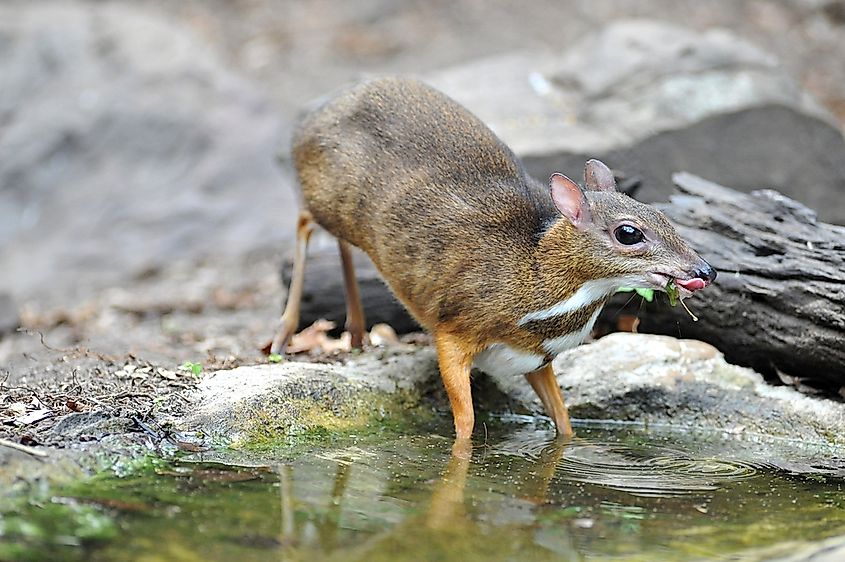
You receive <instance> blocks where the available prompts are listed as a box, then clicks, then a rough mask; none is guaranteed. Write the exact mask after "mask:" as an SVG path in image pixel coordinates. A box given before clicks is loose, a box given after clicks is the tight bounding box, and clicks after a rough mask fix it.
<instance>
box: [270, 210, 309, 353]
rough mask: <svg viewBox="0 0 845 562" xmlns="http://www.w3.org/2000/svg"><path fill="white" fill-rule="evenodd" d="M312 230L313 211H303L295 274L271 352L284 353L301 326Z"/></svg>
mask: <svg viewBox="0 0 845 562" xmlns="http://www.w3.org/2000/svg"><path fill="white" fill-rule="evenodd" d="M312 232H314V220H313V218H312V217H311V213H309V212H308V211H301V212H300V213H299V220H298V221H297V223H296V251H295V252H294V254H293V274H292V275H291V278H290V288H289V289H288V301H287V303H286V304H285V311H284V313H283V314H282V319H281V320H280V321H279V329H278V331H277V332H276V337H274V338H273V345H271V346H270V353H278V354H281V353H284V352H285V346H286V345H287V343H288V340H289V339H290V337H291V336H292V335H293V334H294V332H296V329H297V327H299V303H300V301H301V300H302V283H303V280H304V279H305V251H306V250H307V249H308V240H309V239H310V238H311V233H312Z"/></svg>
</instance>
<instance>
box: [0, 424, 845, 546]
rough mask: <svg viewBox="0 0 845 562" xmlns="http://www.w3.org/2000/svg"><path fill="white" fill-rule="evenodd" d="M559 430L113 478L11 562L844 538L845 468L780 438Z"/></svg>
mask: <svg viewBox="0 0 845 562" xmlns="http://www.w3.org/2000/svg"><path fill="white" fill-rule="evenodd" d="M552 437H553V435H552V434H550V433H549V432H547V431H543V430H538V429H536V428H533V427H531V426H519V425H514V426H513V427H510V426H507V425H505V427H504V428H500V429H498V430H497V431H496V432H491V433H490V434H489V435H488V437H487V441H486V442H484V440H483V439H477V440H476V442H475V444H474V448H473V450H472V451H471V457H470V458H466V457H465V455H460V454H459V455H453V454H452V443H451V441H450V440H449V439H447V438H445V437H442V436H438V435H409V436H405V437H395V436H393V437H390V438H388V439H387V440H386V441H384V442H381V443H378V444H376V445H373V444H368V445H348V446H343V447H339V448H331V449H323V450H320V449H319V448H318V449H316V450H314V451H313V452H310V453H304V454H302V455H300V456H299V457H298V458H295V459H293V460H291V459H287V460H279V461H274V460H268V461H267V463H266V465H267V466H264V467H260V468H240V469H236V468H231V467H226V466H223V465H217V464H208V463H203V464H197V463H182V464H179V465H177V466H176V467H167V468H160V469H158V473H157V474H155V475H152V476H151V475H139V476H131V477H125V478H110V479H101V480H100V481H98V482H95V483H92V484H90V485H88V486H87V487H86V488H80V489H79V490H76V491H75V492H73V493H68V494H65V495H62V496H55V497H52V498H51V499H50V500H49V501H48V502H46V503H44V504H42V505H40V506H36V507H34V508H31V509H30V510H29V511H28V512H26V513H21V514H19V515H18V516H17V517H18V519H17V520H16V519H15V516H13V515H12V516H10V515H9V514H7V516H6V520H5V522H4V521H3V520H2V519H0V531H2V529H3V528H4V527H3V526H4V525H5V535H6V536H5V537H4V538H3V539H2V540H5V541H6V542H5V546H0V559H20V560H90V561H94V562H96V561H118V560H120V561H125V560H137V561H189V560H190V561H193V560H197V561H199V560H208V561H216V560H221V561H223V560H225V561H230V560H235V561H238V562H249V561H266V560H308V561H317V560H361V561H364V560H366V561H371V560H375V561H377V560H457V561H460V562H472V561H474V560H565V561H570V560H571V561H588V560H613V561H617V562H618V561H655V560H667V561H673V560H679V561H681V560H682V561H689V560H767V559H771V558H777V557H781V556H785V555H787V554H795V553H796V552H800V551H802V550H806V549H808V548H809V549H811V545H812V544H813V543H814V542H815V541H822V540H824V539H829V538H831V537H838V536H842V535H845V494H843V491H844V490H843V485H845V479H843V478H842V474H843V472H842V464H841V459H830V458H819V459H816V461H815V462H814V468H808V467H810V465H809V464H806V463H804V461H805V460H806V459H803V460H802V461H801V462H800V463H797V464H795V466H794V467H793V468H789V467H788V466H787V467H786V468H784V466H783V465H788V464H789V462H790V461H789V460H788V459H787V460H786V461H783V458H782V457H783V456H782V455H781V457H779V458H780V459H781V460H780V461H779V463H780V464H781V465H782V466H781V467H780V468H777V467H775V466H772V465H771V463H769V462H768V461H767V457H769V456H770V453H769V452H768V447H769V446H768V445H765V444H761V443H756V442H754V441H747V440H745V441H744V440H740V439H738V438H729V437H723V436H717V437H712V438H702V437H701V436H695V437H690V436H689V435H688V434H686V433H684V432H677V431H675V432H673V431H657V430H655V429H653V428H652V429H650V430H643V429H635V428H614V427H610V428H608V427H605V428H599V427H592V428H591V427H580V428H578V438H577V439H575V440H573V441H570V442H563V441H559V440H554V439H553V438H552ZM811 460H812V459H811ZM828 461H830V464H831V466H830V467H828V466H826V462H828ZM834 461H835V462H834ZM802 463H803V464H802ZM837 463H838V464H837ZM834 465H835V466H834ZM51 509H52V510H58V511H56V513H55V514H53V515H50V514H49V513H47V512H49V511H50V510H51ZM39 510H40V511H39ZM44 510H46V512H45V511H44ZM62 510H64V511H62ZM45 513H46V514H45ZM60 513H64V514H65V517H66V518H67V519H68V521H71V522H64V523H63V522H61V521H58V522H57V521H55V518H56V517H57V516H58V514H60ZM68 513H70V515H68ZM80 514H81V515H80ZM76 516H79V517H80V518H81V519H82V521H81V522H79V521H72V520H73V519H74V517H76ZM38 517H41V519H38ZM21 518H29V519H30V520H31V521H32V522H34V524H35V525H37V524H41V525H42V526H41V527H40V530H39V531H38V532H34V531H32V529H30V531H29V533H27V532H25V531H26V530H24V531H20V530H19V529H18V531H15V528H17V527H15V525H17V526H20V524H21ZM48 520H49V521H52V523H51V524H49V525H44V521H48ZM92 521H93V523H92ZM39 522H40V523H39ZM92 528H93V531H92V530H91V529H92ZM86 533H87V535H86ZM0 534H2V533H0ZM80 534H81V536H80ZM837 540H838V539H837ZM843 543H845V538H843ZM842 548H845V547H842ZM843 552H845V551H843ZM3 556H5V558H3Z"/></svg>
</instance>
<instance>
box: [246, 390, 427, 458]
mask: <svg viewBox="0 0 845 562" xmlns="http://www.w3.org/2000/svg"><path fill="white" fill-rule="evenodd" d="M434 419H435V415H434V413H433V412H432V410H431V409H429V408H425V407H423V406H422V405H421V404H420V403H419V400H418V397H417V396H416V395H414V394H411V393H397V394H391V395H388V394H385V393H380V392H375V391H367V392H358V393H356V394H354V396H344V397H343V398H342V399H338V398H337V397H336V396H335V397H333V398H332V399H325V398H323V397H320V398H316V399H315V398H311V397H308V398H292V399H288V400H285V401H283V402H279V403H276V404H271V405H269V406H268V405H266V404H265V405H264V406H263V407H262V408H245V409H244V410H243V411H242V412H240V413H239V425H240V427H241V428H242V436H241V438H240V439H238V440H237V441H236V442H234V443H232V447H233V448H235V449H241V450H247V451H253V452H263V451H275V452H277V453H279V452H281V453H284V452H285V450H288V451H293V450H297V449H300V448H301V447H302V446H309V445H326V444H336V443H343V442H347V441H349V440H352V439H354V440H361V439H367V438H369V437H376V436H379V437H384V436H387V435H398V434H403V433H411V432H415V431H419V430H420V429H421V427H424V426H427V425H431V424H432V423H433V422H434Z"/></svg>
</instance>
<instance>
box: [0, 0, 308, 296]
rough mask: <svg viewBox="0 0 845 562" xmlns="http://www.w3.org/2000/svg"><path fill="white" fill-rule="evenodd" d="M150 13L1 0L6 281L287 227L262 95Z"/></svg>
mask: <svg viewBox="0 0 845 562" xmlns="http://www.w3.org/2000/svg"><path fill="white" fill-rule="evenodd" d="M156 14H157V13H156V12H155V11H153V10H149V9H144V8H142V7H135V6H134V5H132V4H125V3H124V4H100V3H93V4H92V3H53V2H37V3H24V4H19V3H16V4H14V5H4V6H0V154H2V155H3V157H2V158H0V269H2V271H3V275H2V276H0V290H6V291H10V292H11V293H12V294H13V295H14V296H16V297H17V296H23V297H33V296H35V295H38V296H39V297H40V298H43V297H44V296H45V293H46V296H49V295H50V294H52V293H58V292H65V293H66V292H67V291H68V290H69V289H71V288H76V289H80V288H82V287H88V288H89V290H91V289H97V288H101V287H103V286H106V285H108V284H114V283H115V282H120V281H122V280H124V279H126V278H127V275H128V274H131V273H135V272H138V271H142V270H146V269H148V268H150V267H155V266H157V265H161V264H166V263H169V262H171V261H173V260H177V259H180V258H194V257H197V256H204V255H211V254H215V255H220V254H222V255H227V254H233V253H239V254H240V253H244V252H246V251H249V250H251V249H254V248H256V247H259V248H265V247H268V246H269V245H271V244H273V242H274V241H279V240H281V239H283V238H287V237H288V236H289V235H290V232H292V226H291V225H289V224H286V223H285V221H286V219H291V218H292V217H293V216H294V213H291V212H280V209H281V210H285V209H288V208H289V207H290V206H291V203H292V198H293V194H292V192H291V190H289V189H286V188H285V187H283V186H282V185H281V184H282V182H283V178H282V176H281V174H280V172H279V171H278V169H277V167H276V163H275V157H274V151H275V149H276V146H277V144H278V141H279V137H280V129H281V127H280V123H279V122H278V118H277V117H276V116H275V115H274V113H273V112H272V110H271V108H270V106H269V104H268V101H267V100H266V99H265V97H264V95H263V94H261V93H260V92H259V91H257V90H256V89H255V88H254V87H253V86H251V85H250V84H249V83H247V82H246V81H244V80H243V79H241V78H239V77H237V76H235V75H233V74H232V73H231V72H230V71H228V70H226V69H225V68H224V66H223V65H222V64H221V62H220V61H219V60H218V59H217V58H216V56H215V55H214V53H213V52H212V50H211V48H210V46H209V45H208V44H205V43H203V42H202V41H199V40H198V39H196V38H195V37H194V36H193V35H191V33H190V32H189V31H187V30H186V29H185V27H184V26H178V25H176V24H174V23H173V22H170V21H168V20H167V19H165V17H164V15H161V16H159V15H156Z"/></svg>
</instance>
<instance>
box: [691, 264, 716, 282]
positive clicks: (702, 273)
mask: <svg viewBox="0 0 845 562" xmlns="http://www.w3.org/2000/svg"><path fill="white" fill-rule="evenodd" d="M693 275H694V276H695V277H698V278H699V279H704V282H705V283H707V284H708V285H709V284H710V283H712V282H713V281H715V280H716V270H715V269H713V267H712V266H711V265H710V264H709V263H707V262H706V261H702V265H701V266H700V267H699V268H698V269H696V270H695V273H693Z"/></svg>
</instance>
